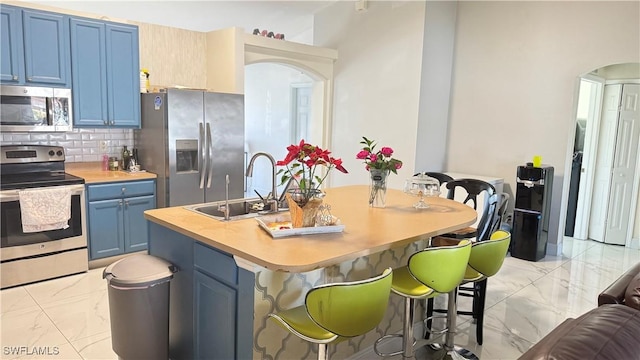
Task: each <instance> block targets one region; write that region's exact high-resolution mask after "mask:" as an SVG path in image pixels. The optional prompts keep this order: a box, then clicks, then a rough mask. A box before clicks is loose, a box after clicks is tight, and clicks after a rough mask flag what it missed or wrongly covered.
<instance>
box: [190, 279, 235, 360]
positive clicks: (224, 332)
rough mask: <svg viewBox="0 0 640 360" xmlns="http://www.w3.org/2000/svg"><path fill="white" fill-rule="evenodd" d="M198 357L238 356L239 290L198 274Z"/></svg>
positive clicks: (231, 357) (196, 310)
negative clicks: (235, 336) (236, 350)
mask: <svg viewBox="0 0 640 360" xmlns="http://www.w3.org/2000/svg"><path fill="white" fill-rule="evenodd" d="M194 291H195V296H194V300H195V313H196V314H198V316H196V317H195V322H196V323H195V326H196V332H195V350H196V359H236V358H237V357H236V354H235V343H234V341H233V338H232V337H231V334H235V332H236V326H235V325H236V324H235V320H236V313H237V309H236V304H237V298H238V292H237V291H236V289H234V288H232V287H229V286H227V285H225V284H224V283H222V282H220V281H218V280H216V279H215V278H213V277H210V276H208V275H206V274H203V273H201V272H199V271H196V273H195V288H194Z"/></svg>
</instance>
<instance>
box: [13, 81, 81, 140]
mask: <svg viewBox="0 0 640 360" xmlns="http://www.w3.org/2000/svg"><path fill="white" fill-rule="evenodd" d="M71 111H72V110H71V89H61V88H51V87H33V86H14V85H2V86H0V132H18V131H19V132H29V131H46V132H52V131H71V129H72V128H73V125H72V124H73V117H72V114H71Z"/></svg>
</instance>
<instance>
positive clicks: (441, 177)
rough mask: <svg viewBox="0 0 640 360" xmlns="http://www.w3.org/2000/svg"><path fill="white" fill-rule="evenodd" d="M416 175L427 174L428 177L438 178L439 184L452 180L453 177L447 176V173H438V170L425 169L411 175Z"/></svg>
mask: <svg viewBox="0 0 640 360" xmlns="http://www.w3.org/2000/svg"><path fill="white" fill-rule="evenodd" d="M418 175H427V176H429V177H432V178H434V179H436V180H438V181H439V182H440V185H442V184H444V183H446V182H449V181H451V180H453V178H452V177H451V176H449V175H447V174H445V173H439V172H431V171H425V172H421V173H417V174H413V176H418Z"/></svg>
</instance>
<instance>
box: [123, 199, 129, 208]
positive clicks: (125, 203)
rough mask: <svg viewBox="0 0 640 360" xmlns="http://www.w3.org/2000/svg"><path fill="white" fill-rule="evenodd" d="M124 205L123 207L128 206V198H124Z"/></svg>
mask: <svg viewBox="0 0 640 360" xmlns="http://www.w3.org/2000/svg"><path fill="white" fill-rule="evenodd" d="M124 207H125V208H128V207H129V200H125V201H124Z"/></svg>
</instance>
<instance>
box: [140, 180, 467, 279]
mask: <svg viewBox="0 0 640 360" xmlns="http://www.w3.org/2000/svg"><path fill="white" fill-rule="evenodd" d="M368 192H369V187H368V186H364V185H360V186H345V187H338V188H332V189H328V190H326V193H327V195H326V197H325V198H324V202H325V203H328V204H330V205H331V213H332V214H333V215H334V216H337V217H338V218H340V221H341V223H342V224H344V225H345V229H344V231H343V232H341V233H328V234H313V235H302V236H292V237H283V238H275V239H274V238H272V237H271V236H270V235H269V234H268V233H267V232H266V231H265V230H263V229H262V228H261V227H259V225H258V223H257V221H256V220H255V219H253V218H250V219H243V220H233V221H226V222H225V221H219V220H215V219H212V218H209V217H207V216H205V215H201V214H198V213H196V212H194V211H191V210H187V209H184V208H183V207H171V208H162V209H152V210H147V211H145V218H146V219H148V220H149V221H152V222H154V223H157V224H159V225H161V226H164V227H166V228H168V229H171V230H173V231H176V232H178V233H180V234H183V235H185V236H187V237H190V238H192V239H194V240H196V241H198V242H201V243H203V244H206V245H209V246H211V247H213V248H216V249H218V250H221V251H224V252H226V253H229V254H231V255H234V257H236V262H238V261H239V259H237V258H240V259H243V260H245V261H248V262H250V263H253V264H256V265H259V266H262V267H264V268H267V269H269V270H273V271H285V272H294V273H299V272H306V271H311V270H314V269H318V268H324V267H327V266H331V265H335V264H339V263H341V262H344V261H348V260H353V259H355V258H358V257H361V256H366V255H370V254H374V253H378V252H381V251H384V250H387V249H390V248H393V247H397V246H403V245H407V244H409V243H412V242H415V241H418V240H422V239H426V238H428V237H433V236H436V235H440V234H443V233H447V232H450V231H452V230H456V229H460V228H463V227H466V226H468V225H470V224H473V223H474V222H475V220H476V211H475V210H473V208H471V207H469V206H467V205H464V204H462V203H459V202H455V201H453V200H448V199H444V198H440V197H430V198H427V199H426V202H427V203H428V204H429V205H430V207H429V208H428V209H423V210H417V209H415V208H414V207H413V206H412V205H413V204H414V203H415V202H417V200H418V199H417V198H415V197H411V196H409V195H406V194H404V193H403V192H402V191H399V190H391V189H390V190H387V202H386V205H387V206H386V207H385V208H371V207H369V205H368V202H367V200H368V196H369V194H368Z"/></svg>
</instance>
